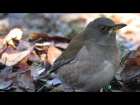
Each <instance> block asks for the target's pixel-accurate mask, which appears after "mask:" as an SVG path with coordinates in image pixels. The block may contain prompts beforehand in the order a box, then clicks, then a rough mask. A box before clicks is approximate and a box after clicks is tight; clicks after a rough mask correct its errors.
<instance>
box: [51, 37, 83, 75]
mask: <svg viewBox="0 0 140 105" xmlns="http://www.w3.org/2000/svg"><path fill="white" fill-rule="evenodd" d="M83 37H84V35H83V34H79V35H77V36H75V37H74V38H73V39H72V40H71V42H70V44H69V46H68V47H67V49H66V50H65V51H64V52H63V53H62V54H61V55H60V56H59V57H58V58H57V59H56V60H55V62H54V64H53V66H52V67H51V68H50V70H49V72H50V73H51V72H53V71H55V70H57V69H59V68H60V67H61V66H63V65H65V64H68V63H70V62H71V61H73V60H75V58H76V55H77V53H78V52H79V51H80V49H81V48H82V46H83V45H84V42H85V41H84V38H83Z"/></svg>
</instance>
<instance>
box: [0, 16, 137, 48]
mask: <svg viewBox="0 0 140 105" xmlns="http://www.w3.org/2000/svg"><path fill="white" fill-rule="evenodd" d="M101 16H103V17H108V18H111V19H113V20H114V21H115V22H116V23H125V24H127V25H128V26H127V27H125V28H123V29H121V30H120V32H119V35H118V36H117V41H118V43H120V42H122V44H123V46H125V47H127V48H128V49H129V50H133V49H136V48H137V47H138V46H139V45H140V13H135V14H134V13H0V37H1V38H3V37H4V36H5V35H6V34H7V33H8V32H9V31H10V30H11V29H13V28H15V27H19V28H24V29H26V30H25V31H24V35H23V36H24V38H26V37H28V35H29V34H31V33H45V34H48V35H49V36H62V37H69V38H73V37H74V36H75V35H76V34H77V33H80V32H81V31H82V30H83V29H84V28H85V26H86V25H87V24H88V23H89V22H90V21H92V20H94V19H95V18H98V17H101Z"/></svg>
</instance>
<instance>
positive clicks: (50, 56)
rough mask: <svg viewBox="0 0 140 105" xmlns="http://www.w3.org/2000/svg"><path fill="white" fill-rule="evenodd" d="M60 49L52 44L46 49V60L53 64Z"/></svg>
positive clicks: (59, 53)
mask: <svg viewBox="0 0 140 105" xmlns="http://www.w3.org/2000/svg"><path fill="white" fill-rule="evenodd" d="M61 53H62V52H61V51H60V50H59V49H57V48H55V47H53V46H52V45H51V46H50V47H49V49H48V58H47V59H48V62H49V63H50V64H51V65H53V63H54V61H55V60H56V59H57V58H58V57H59V56H60V55H61Z"/></svg>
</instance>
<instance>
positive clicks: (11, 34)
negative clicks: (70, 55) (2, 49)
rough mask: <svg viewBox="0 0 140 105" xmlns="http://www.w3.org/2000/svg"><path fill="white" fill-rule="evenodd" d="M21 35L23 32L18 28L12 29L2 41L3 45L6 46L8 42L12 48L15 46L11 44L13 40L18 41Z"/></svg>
mask: <svg viewBox="0 0 140 105" xmlns="http://www.w3.org/2000/svg"><path fill="white" fill-rule="evenodd" d="M22 34H23V31H22V30H21V29H19V28H14V29H12V30H11V31H10V32H9V33H8V34H7V35H6V37H5V38H4V40H3V44H6V43H7V42H8V44H11V45H13V46H15V44H14V42H13V40H12V39H13V38H14V39H16V40H20V39H21V38H22Z"/></svg>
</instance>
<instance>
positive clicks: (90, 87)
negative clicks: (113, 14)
mask: <svg viewBox="0 0 140 105" xmlns="http://www.w3.org/2000/svg"><path fill="white" fill-rule="evenodd" d="M124 26H126V24H115V23H114V22H113V21H112V20H111V19H109V18H103V17H101V18H97V19H95V20H94V21H92V22H90V23H89V24H88V25H87V27H86V28H85V29H84V31H83V32H82V33H80V34H78V35H76V36H75V37H74V38H73V39H72V41H71V42H70V44H69V46H68V47H67V49H66V50H65V51H64V52H63V53H62V54H61V55H60V56H59V57H58V59H57V60H56V61H55V62H54V65H53V66H52V67H51V69H50V71H49V72H53V71H56V72H57V74H58V77H59V78H60V79H61V80H62V82H63V83H65V84H67V85H69V86H71V87H74V88H76V89H78V90H82V91H98V90H99V89H100V88H102V87H103V86H104V85H106V83H108V82H109V81H110V80H111V79H112V78H113V77H114V75H115V73H116V71H117V69H118V65H119V49H118V46H117V43H116V30H117V29H120V28H122V27H124Z"/></svg>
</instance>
